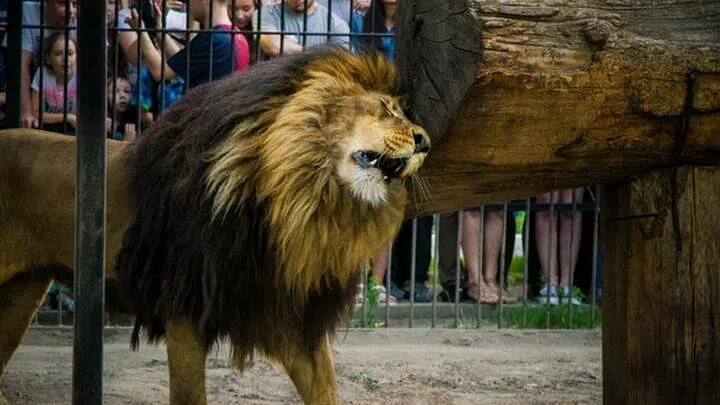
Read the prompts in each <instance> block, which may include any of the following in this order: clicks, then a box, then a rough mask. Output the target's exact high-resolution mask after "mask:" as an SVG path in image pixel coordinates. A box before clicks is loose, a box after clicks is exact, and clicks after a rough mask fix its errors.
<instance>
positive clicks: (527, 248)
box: [522, 198, 532, 329]
mask: <svg viewBox="0 0 720 405" xmlns="http://www.w3.org/2000/svg"><path fill="white" fill-rule="evenodd" d="M530 223H531V216H530V199H529V198H528V199H527V200H525V223H524V224H523V225H524V226H525V243H524V244H523V256H524V258H525V260H524V262H525V263H524V265H523V320H522V327H523V329H525V328H527V298H528V266H529V263H528V262H529V261H530V255H529V252H530V228H532V227H531V226H530Z"/></svg>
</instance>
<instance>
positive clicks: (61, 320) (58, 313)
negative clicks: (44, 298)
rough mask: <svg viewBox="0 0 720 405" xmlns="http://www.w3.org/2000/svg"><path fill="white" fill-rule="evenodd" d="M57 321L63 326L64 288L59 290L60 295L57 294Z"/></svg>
mask: <svg viewBox="0 0 720 405" xmlns="http://www.w3.org/2000/svg"><path fill="white" fill-rule="evenodd" d="M57 301H58V302H57V306H58V307H57V322H58V326H63V318H62V315H63V311H62V301H63V300H62V288H60V289H59V290H58V296H57Z"/></svg>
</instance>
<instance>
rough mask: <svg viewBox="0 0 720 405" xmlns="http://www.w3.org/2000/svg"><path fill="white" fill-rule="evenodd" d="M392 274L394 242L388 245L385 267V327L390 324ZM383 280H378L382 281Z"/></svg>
mask: <svg viewBox="0 0 720 405" xmlns="http://www.w3.org/2000/svg"><path fill="white" fill-rule="evenodd" d="M391 275H392V242H390V246H389V247H388V259H387V267H386V269H385V294H386V296H385V327H386V328H387V327H388V325H389V324H390V296H391V295H390V276H391ZM380 281H381V280H378V282H380Z"/></svg>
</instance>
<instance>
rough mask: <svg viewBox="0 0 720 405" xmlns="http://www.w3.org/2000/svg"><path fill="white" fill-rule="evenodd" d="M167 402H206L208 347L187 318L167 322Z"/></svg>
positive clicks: (202, 404) (179, 404)
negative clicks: (168, 385) (168, 384)
mask: <svg viewBox="0 0 720 405" xmlns="http://www.w3.org/2000/svg"><path fill="white" fill-rule="evenodd" d="M166 329H167V331H166V335H165V339H166V343H167V354H168V369H169V371H170V404H172V405H205V404H207V399H206V397H205V358H206V355H207V349H206V347H205V345H204V344H203V343H202V340H201V339H200V335H199V334H198V332H197V330H196V329H195V327H193V326H192V324H191V323H190V322H188V321H186V320H177V319H175V320H171V321H169V322H168V323H167V325H166Z"/></svg>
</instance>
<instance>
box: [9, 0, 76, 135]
mask: <svg viewBox="0 0 720 405" xmlns="http://www.w3.org/2000/svg"><path fill="white" fill-rule="evenodd" d="M18 1H19V0H18ZM22 6H23V18H22V25H23V26H33V25H34V26H38V25H40V21H41V17H42V16H41V12H42V8H41V6H40V3H39V2H37V1H26V2H23V5H22ZM76 14H77V0H47V1H46V3H45V7H44V15H45V19H44V21H43V23H44V24H45V26H47V27H54V28H56V29H57V28H62V27H65V21H66V18H67V21H68V23H69V25H70V26H73V25H75V17H76ZM53 31H54V30H53V29H45V30H44V34H45V36H48V35H50V34H52V33H53ZM71 32H72V34H71V35H74V31H71ZM2 46H3V48H7V35H6V36H5V38H3V45H2ZM21 46H22V56H21V60H20V69H21V73H22V74H21V76H22V79H21V87H20V126H22V127H23V128H37V127H38V126H39V123H38V122H37V119H35V117H34V116H33V113H32V105H31V104H32V103H31V102H30V81H31V80H32V77H33V73H34V68H36V67H37V66H38V65H39V63H40V54H41V50H42V40H41V38H40V29H39V28H23V30H22V45H21Z"/></svg>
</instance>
